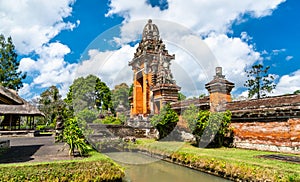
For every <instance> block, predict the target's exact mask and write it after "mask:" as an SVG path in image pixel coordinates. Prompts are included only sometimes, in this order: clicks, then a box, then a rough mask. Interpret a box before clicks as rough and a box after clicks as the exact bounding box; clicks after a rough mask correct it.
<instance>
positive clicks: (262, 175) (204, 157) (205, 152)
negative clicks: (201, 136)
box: [136, 140, 300, 181]
mask: <svg viewBox="0 0 300 182" xmlns="http://www.w3.org/2000/svg"><path fill="white" fill-rule="evenodd" d="M136 147H138V148H139V149H144V150H147V151H149V152H152V153H156V154H161V155H165V156H169V159H170V160H171V161H173V162H178V163H181V164H184V165H186V166H189V167H194V168H198V169H200V170H204V171H209V172H211V173H214V174H217V175H221V176H224V177H227V178H231V179H244V180H254V181H258V180H259V181H300V164H296V163H291V162H284V161H279V160H272V159H265V158H259V157H257V156H259V155H269V154H281V155H292V154H282V153H276V152H265V151H256V150H245V149H237V148H209V149H203V148H197V147H194V146H192V145H190V144H187V143H183V142H157V141H154V140H139V141H138V142H137V145H136ZM294 156H298V157H300V155H294Z"/></svg>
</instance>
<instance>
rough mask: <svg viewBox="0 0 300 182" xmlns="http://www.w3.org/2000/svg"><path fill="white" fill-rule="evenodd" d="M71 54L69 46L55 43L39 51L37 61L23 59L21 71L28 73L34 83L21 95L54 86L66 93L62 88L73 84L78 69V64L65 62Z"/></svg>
mask: <svg viewBox="0 0 300 182" xmlns="http://www.w3.org/2000/svg"><path fill="white" fill-rule="evenodd" d="M69 52H70V49H69V47H68V46H66V45H63V44H61V43H59V42H55V43H50V44H47V45H44V46H43V47H42V48H40V49H38V50H37V53H38V55H39V57H38V58H37V60H33V59H31V58H23V59H21V61H20V66H19V69H20V70H22V71H24V72H27V73H28V76H29V77H32V78H33V81H32V83H31V84H30V85H27V88H24V89H23V90H22V91H21V93H20V95H21V94H23V95H26V94H27V92H30V91H32V89H34V87H39V88H47V87H50V86H52V85H58V87H59V88H61V91H62V92H64V93H65V92H66V91H65V90H63V89H62V88H64V87H66V86H69V85H70V84H71V83H72V81H73V79H74V78H75V70H76V67H77V64H70V63H67V62H65V60H64V56H65V55H66V54H68V53H69ZM28 87H30V88H28Z"/></svg>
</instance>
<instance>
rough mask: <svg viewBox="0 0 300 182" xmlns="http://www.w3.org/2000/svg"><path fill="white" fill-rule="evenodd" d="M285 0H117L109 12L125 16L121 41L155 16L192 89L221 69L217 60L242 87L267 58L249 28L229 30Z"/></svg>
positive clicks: (180, 76) (180, 75) (180, 77)
mask: <svg viewBox="0 0 300 182" xmlns="http://www.w3.org/2000/svg"><path fill="white" fill-rule="evenodd" d="M284 1H285V0H273V1H270V0H263V1H257V2H256V1H255V2H254V1H251V0H245V1H227V0H224V1H222V0H221V1H220V0H212V1H204V0H200V1H191V2H188V3H187V2H185V1H182V0H170V1H168V9H165V10H163V11H161V10H159V8H158V7H152V6H151V5H149V4H147V3H146V0H144V1H140V0H133V1H130V2H128V1H124V0H111V1H110V4H109V6H110V10H109V11H108V13H107V14H106V16H112V15H115V14H118V15H121V16H123V17H124V18H125V20H124V22H123V25H122V27H121V35H120V37H118V38H117V40H118V43H119V44H126V43H128V42H130V41H133V40H138V39H140V38H141V37H140V36H141V33H142V30H143V26H144V25H145V24H146V20H145V19H149V18H151V19H153V23H155V24H156V25H158V28H159V30H160V35H161V37H162V39H163V40H164V41H165V42H166V45H167V49H169V52H170V53H171V54H172V53H175V55H176V58H175V62H174V65H173V67H172V69H174V70H173V74H174V76H175V78H176V80H177V83H178V85H180V84H182V85H180V86H182V87H183V88H185V87H186V90H190V91H192V90H193V89H194V88H197V89H198V90H201V89H203V87H204V84H205V82H207V81H209V80H211V79H212V76H213V74H215V71H214V68H215V66H222V67H223V70H224V71H223V72H224V74H225V75H226V77H227V78H228V80H230V81H232V82H234V83H235V84H236V88H238V87H243V84H244V82H245V80H246V75H245V71H244V70H245V68H246V67H247V66H250V65H252V64H253V63H254V62H255V61H261V60H262V57H261V54H260V53H259V52H257V51H256V50H255V48H254V46H253V45H252V44H251V43H249V40H251V39H252V38H251V36H250V35H248V34H247V32H242V33H241V36H240V37H232V38H231V37H228V36H227V35H226V33H228V32H230V31H231V26H232V23H233V22H235V21H241V18H242V15H243V14H246V13H249V14H250V15H251V16H252V17H254V18H260V17H263V16H267V15H271V14H272V11H273V10H275V9H276V8H277V7H278V5H279V4H281V3H283V2H284ZM220 17H222V18H220ZM138 20H139V21H138ZM192 33H195V34H196V35H197V36H198V37H199V36H200V37H203V40H204V42H203V41H202V42H201V41H198V40H197V38H195V37H193V36H194V35H193V34H192ZM198 39H199V38H198ZM205 44H206V45H205ZM203 45H205V46H203ZM203 47H206V48H205V49H203ZM203 50H205V51H203ZM210 50H211V52H210ZM276 51H285V50H284V49H282V50H275V51H273V54H274V53H276ZM186 73H187V75H186ZM189 78H190V79H189ZM187 79H188V80H193V82H192V84H191V82H189V81H188V82H187V81H184V80H187ZM199 85H201V86H199ZM192 92H193V91H192Z"/></svg>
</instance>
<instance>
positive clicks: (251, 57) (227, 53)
mask: <svg viewBox="0 0 300 182" xmlns="http://www.w3.org/2000/svg"><path fill="white" fill-rule="evenodd" d="M244 36H245V35H244ZM204 41H205V42H206V43H207V45H208V47H209V48H210V49H211V51H212V52H213V54H214V55H215V57H216V59H217V60H218V62H219V65H220V66H222V67H223V74H224V75H226V78H227V79H228V80H230V81H231V82H234V83H235V86H236V87H242V86H243V84H244V83H245V80H246V74H245V69H246V68H247V66H250V65H252V64H253V63H254V62H255V61H257V60H259V59H260V53H259V52H256V51H255V50H254V48H253V46H252V45H249V44H247V43H246V42H244V41H242V39H241V38H238V37H235V38H230V37H228V36H227V35H224V34H218V35H217V34H210V36H209V37H208V38H206V39H205V40H204Z"/></svg>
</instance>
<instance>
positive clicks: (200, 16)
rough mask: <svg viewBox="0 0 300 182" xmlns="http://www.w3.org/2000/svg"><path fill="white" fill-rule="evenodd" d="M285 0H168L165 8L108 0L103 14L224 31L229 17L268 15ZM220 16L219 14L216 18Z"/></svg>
mask: <svg viewBox="0 0 300 182" xmlns="http://www.w3.org/2000/svg"><path fill="white" fill-rule="evenodd" d="M284 1H285V0H272V1H270V0H262V1H258V2H256V1H251V0H244V1H227V0H221V1H220V0H211V1H206V0H199V1H189V2H188V3H187V2H186V1H182V0H171V1H168V9H165V10H163V11H161V10H160V9H159V7H152V6H151V5H150V4H149V3H147V2H148V1H147V0H132V1H130V2H129V1H124V0H111V1H110V4H109V6H110V10H109V11H108V13H107V14H106V16H112V15H114V14H118V15H120V16H123V17H124V18H125V22H128V21H135V20H140V19H147V18H153V19H163V20H167V21H175V22H177V23H179V24H181V25H184V26H186V27H188V28H190V29H193V30H194V31H196V32H197V33H199V34H202V33H205V34H206V33H208V32H211V31H215V32H219V33H224V32H227V31H228V29H229V28H230V26H231V24H232V22H233V21H236V20H239V19H240V18H241V17H242V15H243V14H245V13H249V14H250V15H251V16H253V17H255V18H259V17H263V16H267V15H270V14H271V13H272V11H273V10H274V9H276V8H277V6H278V5H279V4H280V3H282V2H284ZM220 17H221V18H220Z"/></svg>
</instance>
